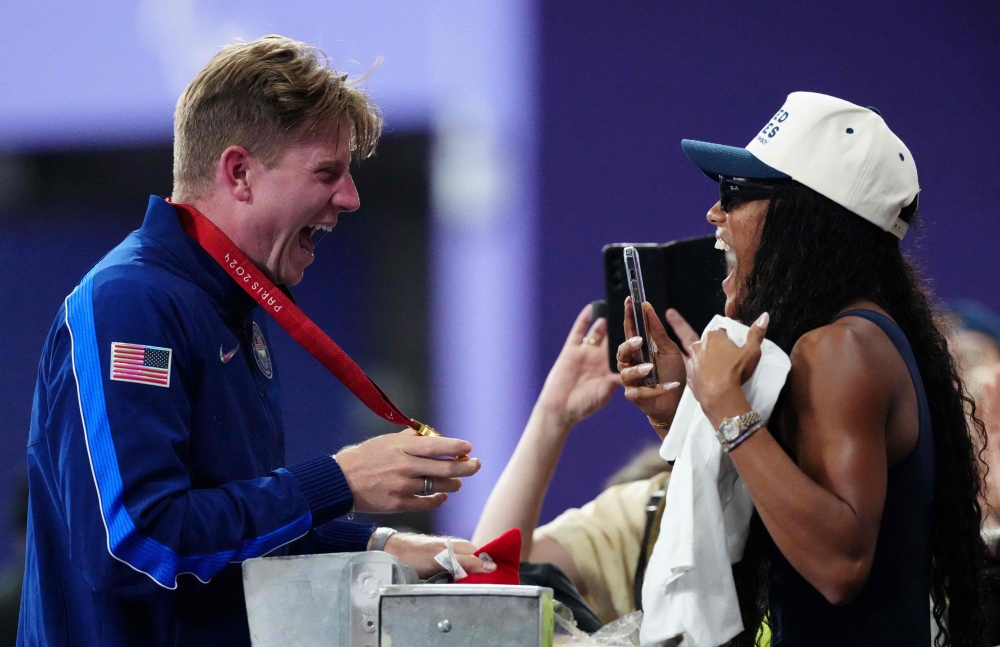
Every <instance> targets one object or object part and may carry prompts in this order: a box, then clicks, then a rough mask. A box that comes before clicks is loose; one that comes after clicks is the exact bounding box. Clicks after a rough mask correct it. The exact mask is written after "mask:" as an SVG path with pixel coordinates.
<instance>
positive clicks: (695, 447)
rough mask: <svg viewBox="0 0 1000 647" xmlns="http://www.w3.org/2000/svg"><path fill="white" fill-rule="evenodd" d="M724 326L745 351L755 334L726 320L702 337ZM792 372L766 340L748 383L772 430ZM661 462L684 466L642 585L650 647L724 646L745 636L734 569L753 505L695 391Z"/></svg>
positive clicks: (677, 468) (676, 473) (687, 395)
mask: <svg viewBox="0 0 1000 647" xmlns="http://www.w3.org/2000/svg"><path fill="white" fill-rule="evenodd" d="M717 328H724V329H725V330H726V333H727V334H728V335H729V338H730V339H731V340H732V341H733V343H735V344H737V345H738V346H742V345H743V344H744V343H745V342H746V338H747V332H748V331H749V328H748V327H747V326H744V325H743V324H741V323H739V322H737V321H733V320H732V319H728V318H726V317H720V316H717V317H715V318H714V319H712V321H711V322H710V323H709V324H708V326H707V327H706V328H705V332H703V333H702V339H704V338H705V335H706V334H707V333H708V331H710V330H715V329H717ZM789 369H791V362H790V361H789V359H788V355H786V354H785V353H784V352H783V351H782V350H781V349H780V348H778V347H777V346H776V345H775V344H774V343H773V342H771V341H768V340H766V339H765V340H764V342H763V344H761V358H760V363H759V364H758V365H757V368H756V370H754V373H753V375H752V376H751V377H750V379H749V380H748V381H747V383H746V384H744V385H743V394H744V395H745V396H746V398H747V400H748V401H749V402H750V406H751V407H753V409H754V411H756V412H757V413H758V414H760V417H761V419H763V420H764V422H765V424H766V423H767V420H768V418H769V417H770V416H771V412H772V411H773V410H774V404H775V402H776V401H777V399H778V394H779V393H780V392H781V388H782V387H783V386H784V384H785V378H787V377H788V371H789ZM736 451H739V450H738V449H737V450H736ZM660 456H662V457H663V458H664V459H666V460H668V461H676V462H675V463H674V468H673V472H672V473H671V475H670V486H669V487H668V488H667V504H666V510H665V511H664V513H663V521H662V522H661V523H660V537H659V539H658V540H657V542H656V546H655V547H654V548H653V554H652V556H651V557H650V559H649V566H648V567H647V569H646V578H645V581H644V582H643V586H642V608H643V611H644V612H645V614H644V618H643V622H642V630H641V632H640V638H641V641H642V647H653V646H654V645H658V644H660V643H662V642H663V641H665V640H667V639H670V638H674V637H676V636H680V635H683V636H684V645H685V647H718V645H721V644H723V643H725V642H726V641H728V640H729V639H730V638H732V637H733V636H735V635H737V634H738V633H740V632H741V631H743V621H742V620H741V618H740V608H739V604H738V602H737V599H736V586H735V584H734V583H733V573H732V567H731V564H734V563H736V562H738V561H739V560H740V559H742V557H743V548H744V547H745V546H746V540H747V534H748V532H749V524H750V515H751V514H752V513H753V502H752V501H751V500H750V494H749V492H747V488H746V485H744V483H743V480H742V479H740V477H739V474H738V472H737V471H736V468H735V466H734V465H733V461H732V459H731V458H730V457H729V455H728V454H727V453H726V452H724V451H722V446H721V445H720V444H719V440H718V439H717V438H716V436H715V428H714V427H713V426H712V424H711V423H710V422H709V421H708V418H707V417H706V416H705V414H704V412H703V411H702V410H701V405H699V404H698V402H697V400H695V399H694V396H693V395H692V394H691V391H690V389H685V391H684V394H683V395H682V396H681V401H680V404H679V405H678V407H677V414H676V415H675V416H674V421H673V424H671V426H670V432H669V433H668V434H667V437H666V439H665V440H664V441H663V445H662V447H661V448H660Z"/></svg>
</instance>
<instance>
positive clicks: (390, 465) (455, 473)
mask: <svg viewBox="0 0 1000 647" xmlns="http://www.w3.org/2000/svg"><path fill="white" fill-rule="evenodd" d="M471 451H472V445H471V444H470V443H469V442H467V441H464V440H458V439H456V438H443V437H438V436H420V435H419V434H417V432H415V431H413V430H412V429H406V430H404V431H401V432H399V433H398V434H385V435H384V436H378V437H376V438H372V439H371V440H367V441H365V442H363V443H361V444H360V445H352V446H350V447H345V448H343V449H341V450H340V451H339V452H337V454H336V455H335V456H334V458H335V459H336V461H337V463H338V464H339V465H340V469H341V470H342V471H343V472H344V476H345V477H346V478H347V484H348V485H349V486H350V487H351V493H352V494H353V495H354V509H355V510H357V511H358V512H375V513H387V512H409V511H422V510H433V509H434V508H436V507H438V506H440V505H441V504H442V503H444V502H445V501H447V500H448V494H447V493H448V492H456V491H458V489H459V488H460V487H462V480H461V477H463V476H472V475H473V474H475V473H476V472H478V471H479V468H480V467H481V465H482V464H481V463H480V462H479V459H478V458H470V459H469V460H467V461H456V460H441V459H440V458H439V457H442V456H468V455H469V453H470V452H471ZM425 476H427V477H430V478H431V479H432V482H433V486H434V487H433V491H434V492H435V494H433V495H431V496H419V494H420V492H421V491H423V489H424V477H425Z"/></svg>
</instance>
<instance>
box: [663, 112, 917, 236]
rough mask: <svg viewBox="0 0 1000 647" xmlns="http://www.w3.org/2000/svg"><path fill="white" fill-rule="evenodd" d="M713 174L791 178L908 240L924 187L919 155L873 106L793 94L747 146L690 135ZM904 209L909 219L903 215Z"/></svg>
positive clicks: (694, 155)
mask: <svg viewBox="0 0 1000 647" xmlns="http://www.w3.org/2000/svg"><path fill="white" fill-rule="evenodd" d="M681 147H682V148H683V149H684V153H685V154H687V156H688V158H689V159H690V160H691V161H692V162H694V163H695V164H696V165H698V167H699V168H701V170H702V171H704V172H705V173H706V174H707V175H708V176H709V177H711V178H713V179H718V178H719V177H720V176H722V177H729V178H743V179H757V180H777V179H787V178H791V179H793V180H795V181H797V182H800V183H801V184H804V185H805V186H807V187H809V188H810V189H812V190H813V191H816V192H817V193H819V194H821V195H824V196H826V197H827V198H830V199H831V200H833V201H834V202H836V203H837V204H839V205H841V206H842V207H844V208H846V209H848V210H850V211H852V212H853V213H856V214H857V215H859V216H861V217H862V218H864V219H865V220H867V221H869V222H871V223H874V224H875V225H877V226H879V227H880V228H882V229H883V230H885V231H888V232H891V233H892V234H893V235H895V236H896V237H897V238H900V239H902V238H903V235H904V234H905V233H906V230H907V228H908V225H907V223H906V222H905V221H904V218H906V219H909V217H911V216H912V215H913V212H914V211H915V210H916V206H917V205H916V201H915V198H916V197H917V194H918V193H919V192H920V186H919V184H918V183H917V167H916V164H914V162H913V156H912V155H910V151H909V149H908V148H906V145H905V144H903V142H902V141H900V139H899V137H896V135H895V134H893V132H892V131H891V130H889V127H888V126H887V125H886V124H885V120H883V119H882V116H881V115H880V114H879V112H878V111H877V110H875V109H874V108H862V107H860V106H856V105H854V104H853V103H849V102H847V101H844V100H843V99H837V98H835V97H831V96H827V95H825V94H817V93H815V92H793V93H791V94H790V95H788V99H787V100H786V101H785V105H783V106H782V107H781V110H779V111H778V112H777V113H776V114H775V115H774V117H772V118H771V119H770V120H769V121H768V123H767V125H766V126H764V128H763V130H761V131H760V132H759V133H758V134H757V136H756V137H754V139H753V141H751V142H750V143H749V144H747V146H746V148H736V147H735V146H722V145H720V144H710V143H708V142H699V141H693V140H690V139H685V140H682V141H681ZM901 215H902V217H900V216H901Z"/></svg>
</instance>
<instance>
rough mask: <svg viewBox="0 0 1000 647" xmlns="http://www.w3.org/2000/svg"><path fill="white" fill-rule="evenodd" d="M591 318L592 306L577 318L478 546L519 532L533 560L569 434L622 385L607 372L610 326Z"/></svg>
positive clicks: (479, 529)
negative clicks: (547, 495) (544, 506)
mask: <svg viewBox="0 0 1000 647" xmlns="http://www.w3.org/2000/svg"><path fill="white" fill-rule="evenodd" d="M590 316H591V308H590V306H589V305H588V306H587V307H585V308H584V309H583V311H582V312H580V315H579V316H578V317H577V318H576V322H575V323H574V324H573V329H572V330H571V331H570V334H569V337H568V338H567V339H566V343H565V344H564V345H563V348H562V351H560V353H559V357H558V358H557V359H556V363H555V364H554V365H553V367H552V370H551V371H549V375H548V378H546V380H545V386H543V387H542V392H541V394H540V395H539V396H538V401H537V402H536V403H535V407H534V409H533V410H532V412H531V417H529V418H528V424H527V425H526V426H525V428H524V433H523V434H522V435H521V440H520V441H519V442H518V444H517V448H516V449H515V450H514V455H513V456H511V459H510V461H509V462H508V463H507V467H506V468H505V469H504V471H503V474H502V475H501V476H500V480H498V481H497V484H496V485H495V486H494V487H493V492H492V493H491V494H490V498H489V499H488V500H487V502H486V507H485V508H484V509H483V514H482V516H481V517H480V518H479V524H478V525H477V526H476V531H475V533H474V534H473V536H472V542H473V543H474V544H476V545H477V546H480V545H483V544H485V543H487V542H488V541H490V540H492V539H494V538H495V537H497V536H499V535H500V534H501V533H503V532H504V531H506V530H508V529H510V528H520V530H521V537H522V539H523V543H522V544H521V559H522V560H524V559H528V558H529V557H530V556H531V554H532V552H531V550H532V535H533V534H534V531H535V526H536V525H537V524H538V516H539V514H540V513H541V509H542V502H543V501H544V499H545V492H546V490H548V487H549V483H550V481H551V480H552V475H553V473H554V472H555V469H556V464H557V463H558V462H559V456H560V454H561V453H562V449H563V445H564V444H565V443H566V438H567V437H568V436H569V432H570V431H571V430H572V429H573V427H574V426H575V425H576V424H577V423H579V422H580V421H581V420H583V419H584V418H586V417H588V416H590V415H592V414H594V413H596V412H597V411H599V410H600V409H601V408H603V407H604V405H606V404H607V403H608V401H609V400H610V399H611V396H612V394H613V393H614V390H615V387H616V386H617V385H618V376H617V375H615V374H614V373H612V372H611V370H610V369H609V368H608V341H607V321H606V320H605V319H598V320H597V321H596V322H594V324H593V326H590ZM588 326H590V332H589V333H588V332H587V328H588ZM585 333H586V334H585ZM585 338H586V339H590V340H592V342H588V341H585Z"/></svg>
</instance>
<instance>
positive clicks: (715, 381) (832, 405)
mask: <svg viewBox="0 0 1000 647" xmlns="http://www.w3.org/2000/svg"><path fill="white" fill-rule="evenodd" d="M765 327H766V319H765V321H764V325H763V326H760V325H757V324H755V325H754V326H753V327H752V330H751V334H750V339H748V341H747V344H746V345H744V347H743V348H737V347H736V346H735V345H734V344H733V343H732V342H731V341H729V339H728V337H726V335H725V332H719V333H718V334H716V333H710V334H709V336H708V337H707V338H706V340H705V342H703V343H699V344H696V345H695V347H694V348H693V349H692V357H691V360H690V361H689V365H688V376H689V384H690V385H691V387H692V390H693V391H694V394H695V396H696V397H697V399H698V401H699V403H701V405H702V408H703V410H704V411H705V413H706V415H707V416H708V419H709V421H710V422H711V423H712V424H713V425H714V426H716V427H718V425H719V424H720V423H721V422H722V420H723V418H726V417H730V416H736V415H740V414H742V413H746V412H747V411H749V410H750V408H751V407H750V405H749V403H748V402H747V400H746V398H745V397H744V396H743V393H742V391H741V390H740V384H742V382H743V381H744V380H745V378H747V377H749V375H750V374H752V372H753V368H754V367H756V363H757V360H758V359H759V356H760V351H759V348H760V340H761V339H763V336H764V331H765ZM863 337H864V335H863V334H861V333H859V332H858V331H857V330H856V329H855V328H853V327H852V326H849V325H841V324H838V325H831V326H826V327H824V328H820V329H817V330H814V331H812V332H810V333H809V334H807V335H805V336H803V338H802V339H800V340H799V342H798V343H797V344H796V347H795V349H793V351H792V357H791V359H792V371H791V373H790V375H789V386H790V389H791V393H790V395H791V399H790V404H791V406H792V408H793V410H794V414H795V437H794V443H795V449H796V454H797V458H798V463H797V464H796V462H794V461H792V459H791V458H790V457H789V456H788V454H786V453H785V451H784V450H783V449H782V448H781V446H780V445H779V444H778V442H777V441H776V440H775V438H774V437H773V436H772V435H771V433H770V432H769V431H768V430H767V429H760V430H759V431H757V432H756V433H755V434H754V435H753V436H751V437H750V438H749V439H748V440H747V441H746V442H744V443H743V444H741V445H740V446H739V447H737V448H736V449H734V450H733V451H732V452H731V453H730V456H731V457H732V459H733V463H734V464H735V465H736V468H737V470H739V473H740V476H741V477H742V478H743V481H744V482H745V483H746V485H747V489H748V490H749V491H750V496H751V498H752V499H753V501H754V504H755V505H756V507H757V511H758V512H759V514H760V516H761V519H762V520H763V521H764V525H765V526H766V527H767V529H768V532H769V533H770V535H771V537H772V538H773V539H774V542H775V544H776V545H777V546H778V548H779V549H780V550H781V552H782V554H783V555H784V556H785V557H786V559H788V561H789V563H791V565H792V566H793V567H794V568H795V570H796V571H798V572H799V574H801V575H802V576H803V577H804V578H805V579H806V580H807V581H808V582H809V583H810V584H812V585H813V586H814V587H815V588H816V589H817V590H818V591H819V592H820V593H821V594H822V595H823V596H824V597H825V598H826V599H827V600H828V601H830V602H831V603H833V604H845V603H847V602H849V601H851V600H852V599H854V597H855V596H856V595H857V594H858V592H859V591H860V590H861V588H862V587H863V586H864V584H865V582H866V581H867V579H868V575H869V572H870V570H871V564H872V559H873V557H874V553H875V544H876V540H877V538H878V530H879V523H880V521H881V517H882V509H883V506H884V503H885V493H886V478H887V472H888V464H887V458H886V424H887V420H888V418H889V414H890V409H891V407H892V405H893V393H894V389H895V388H896V386H895V384H896V382H895V381H894V380H892V379H887V377H889V378H891V377H892V376H893V375H894V371H893V370H892V367H890V366H887V365H886V363H885V360H886V357H885V356H881V354H879V353H877V352H873V349H872V344H871V343H870V342H866V341H865V340H864V339H863ZM754 354H755V355H756V356H754ZM890 359H891V357H890ZM873 367H878V371H875V370H873ZM876 373H877V374H876Z"/></svg>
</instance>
